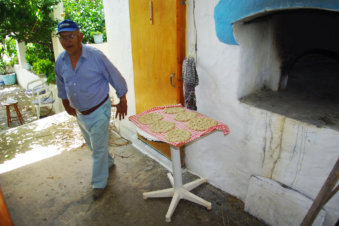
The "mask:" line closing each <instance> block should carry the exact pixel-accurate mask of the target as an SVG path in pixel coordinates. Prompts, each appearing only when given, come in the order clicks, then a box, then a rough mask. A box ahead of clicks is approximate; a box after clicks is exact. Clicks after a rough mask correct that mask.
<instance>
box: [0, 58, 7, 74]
mask: <svg viewBox="0 0 339 226" xmlns="http://www.w3.org/2000/svg"><path fill="white" fill-rule="evenodd" d="M5 71H6V62H5V61H3V60H2V59H0V74H1V75H3V74H5Z"/></svg>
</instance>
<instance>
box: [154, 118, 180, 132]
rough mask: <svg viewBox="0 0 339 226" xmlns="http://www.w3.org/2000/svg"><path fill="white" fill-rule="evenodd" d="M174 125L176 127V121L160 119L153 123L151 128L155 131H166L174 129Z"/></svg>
mask: <svg viewBox="0 0 339 226" xmlns="http://www.w3.org/2000/svg"><path fill="white" fill-rule="evenodd" d="M174 127H175V123H174V122H170V121H165V120H159V121H157V122H155V123H153V124H152V125H151V126H150V130H151V131H152V132H153V133H166V132H168V131H170V130H172V129H174Z"/></svg>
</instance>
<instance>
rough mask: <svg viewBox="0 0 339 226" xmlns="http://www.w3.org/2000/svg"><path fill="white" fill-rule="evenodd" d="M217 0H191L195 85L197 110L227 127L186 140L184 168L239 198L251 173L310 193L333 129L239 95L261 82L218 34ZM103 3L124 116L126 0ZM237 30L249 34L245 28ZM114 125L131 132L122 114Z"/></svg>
mask: <svg viewBox="0 0 339 226" xmlns="http://www.w3.org/2000/svg"><path fill="white" fill-rule="evenodd" d="M217 3H218V0H211V1H196V4H195V23H196V32H197V55H196V58H197V71H198V74H199V80H200V83H199V86H198V87H197V88H196V96H197V106H198V111H199V112H201V113H203V114H206V115H208V116H210V117H212V118H214V119H216V120H220V121H222V122H224V123H226V124H227V125H228V126H229V128H230V130H231V133H230V134H229V135H228V136H224V135H223V133H222V132H214V133H212V134H210V135H207V136H204V137H203V138H202V139H200V140H198V141H196V142H193V143H192V144H189V145H187V146H186V149H185V162H186V166H187V168H188V170H190V171H192V172H193V173H196V174H198V175H200V176H203V177H206V178H207V179H208V181H209V183H211V184H213V185H214V186H216V187H218V188H220V189H222V190H223V191H226V192H228V193H230V194H231V195H234V196H236V197H238V198H240V199H241V200H243V201H244V202H245V199H246V195H247V193H248V187H249V183H250V178H251V176H252V175H258V176H262V177H265V178H269V179H271V180H276V181H279V182H280V183H284V184H286V185H287V186H290V187H292V188H294V189H295V190H298V191H299V192H300V193H302V194H305V195H306V196H308V197H311V198H315V196H316V195H317V193H318V191H319V190H320V188H321V186H322V184H323V183H324V181H325V179H326V177H327V176H328V174H329V172H330V170H331V168H332V166H333V165H334V163H335V161H336V159H337V158H338V156H339V151H338V146H339V133H338V132H337V131H334V130H330V129H327V128H317V127H315V126H312V125H309V124H306V123H301V122H298V121H296V120H292V119H289V118H286V117H284V116H281V115H278V114H274V113H271V112H267V111H265V110H261V109H256V108H254V107H251V106H248V105H245V104H242V103H240V102H239V100H238V98H239V97H240V96H242V95H243V94H245V93H246V92H247V91H248V90H249V89H250V90H253V89H255V88H257V87H259V85H258V84H260V83H262V81H260V79H259V81H260V82H258V83H255V84H254V85H253V83H251V82H244V81H246V76H249V75H250V74H245V73H250V72H251V71H249V70H247V69H249V66H248V65H250V64H252V62H251V59H250V58H247V61H246V59H243V58H241V57H242V55H243V54H244V51H245V49H241V47H240V46H235V45H227V44H225V43H222V42H220V41H219V40H218V38H217V36H216V32H215V24H214V7H215V5H216V4H217ZM186 6H187V30H186V37H187V43H186V46H187V55H193V56H194V55H195V51H194V46H195V35H194V34H195V27H194V18H193V0H188V1H187V5H186ZM104 8H105V18H106V29H107V37H108V49H109V54H108V55H109V57H110V59H111V60H112V62H113V63H114V64H115V65H116V66H117V68H118V69H119V70H120V71H121V73H122V74H123V75H124V77H125V78H126V80H127V83H128V86H129V92H128V95H127V98H128V104H129V111H128V114H129V116H130V115H133V114H135V108H134V107H135V98H134V91H133V90H134V88H133V87H134V85H133V64H132V55H131V44H130V24H129V6H128V1H125V0H115V1H109V0H104ZM238 28H239V29H241V26H238ZM239 32H240V33H241V32H245V34H244V35H249V36H251V33H250V32H248V33H246V31H242V30H241V31H239ZM250 38H251V37H249V39H250ZM268 39H269V37H268ZM272 45H273V44H272ZM257 49H259V48H257ZM262 55H263V56H265V53H262ZM266 59H267V58H266ZM257 60H258V59H257ZM262 65H263V66H266V67H267V68H266V69H265V70H266V71H264V73H266V74H269V73H274V72H275V70H276V66H274V65H273V67H270V64H268V63H267V62H266V63H265V62H264V63H262ZM258 74H259V73H258ZM249 79H251V78H250V77H249ZM254 81H255V79H254ZM265 82H266V83H267V84H268V85H271V86H272V87H273V86H274V84H276V81H271V80H269V79H268V80H267V81H265ZM120 128H121V131H122V132H123V135H124V133H125V132H126V133H125V134H130V133H133V132H134V133H135V130H134V126H133V125H132V124H131V123H130V122H128V120H126V119H125V120H124V121H123V122H122V123H121V124H120ZM124 131H125V132H124ZM126 136H127V135H126ZM129 136H130V135H129ZM132 137H135V136H134V135H132ZM338 203H339V197H338V195H337V196H335V197H333V198H332V199H331V200H330V201H329V203H328V204H327V205H326V207H325V209H326V217H325V223H324V225H334V224H335V221H336V220H337V219H336V218H337V217H338V216H339V209H338V206H339V205H338ZM212 211H213V210H212Z"/></svg>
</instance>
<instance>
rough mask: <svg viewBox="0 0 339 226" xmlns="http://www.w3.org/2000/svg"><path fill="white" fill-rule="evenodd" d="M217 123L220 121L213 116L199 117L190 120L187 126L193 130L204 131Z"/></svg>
mask: <svg viewBox="0 0 339 226" xmlns="http://www.w3.org/2000/svg"><path fill="white" fill-rule="evenodd" d="M217 124H218V122H217V121H215V120H213V119H211V118H205V117H199V118H193V119H191V120H189V121H188V123H187V124H186V126H187V128H189V129H191V130H196V131H203V130H206V129H208V128H210V127H212V126H215V125H217Z"/></svg>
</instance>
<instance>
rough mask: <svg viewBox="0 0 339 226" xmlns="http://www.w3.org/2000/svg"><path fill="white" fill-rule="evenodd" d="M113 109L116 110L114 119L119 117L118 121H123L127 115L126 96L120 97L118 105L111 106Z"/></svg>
mask: <svg viewBox="0 0 339 226" xmlns="http://www.w3.org/2000/svg"><path fill="white" fill-rule="evenodd" d="M112 106H113V107H116V108H117V112H116V114H115V118H117V117H118V116H119V120H121V119H124V118H125V116H126V115H127V99H126V94H125V95H123V96H122V97H120V102H119V104H113V105H112Z"/></svg>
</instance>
